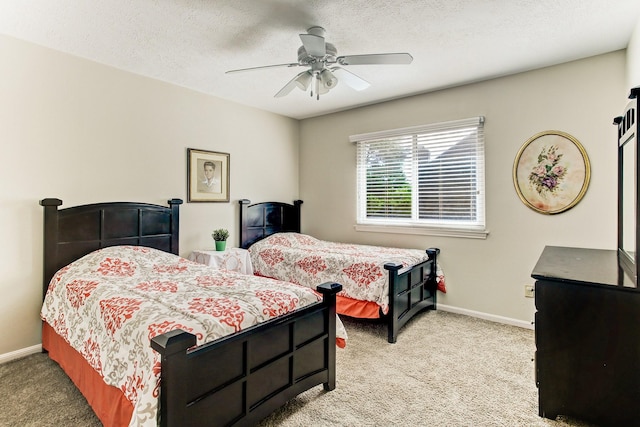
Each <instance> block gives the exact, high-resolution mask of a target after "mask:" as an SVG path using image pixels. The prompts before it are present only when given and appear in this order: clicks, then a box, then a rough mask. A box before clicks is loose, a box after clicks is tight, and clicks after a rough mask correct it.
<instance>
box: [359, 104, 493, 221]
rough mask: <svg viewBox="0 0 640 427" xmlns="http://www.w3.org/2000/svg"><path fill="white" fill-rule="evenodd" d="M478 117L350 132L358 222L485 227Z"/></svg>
mask: <svg viewBox="0 0 640 427" xmlns="http://www.w3.org/2000/svg"><path fill="white" fill-rule="evenodd" d="M483 124H484V117H481V116H480V117H474V118H470V119H464V120H456V121H450V122H444V123H436V124H431V125H425V126H416V127H411V128H403V129H394V130H389V131H381V132H374V133H368V134H361V135H353V136H351V137H350V140H351V141H352V142H355V143H357V173H358V179H357V183H358V210H357V211H358V218H357V223H358V224H369V225H387V226H404V227H433V228H438V229H442V228H446V229H460V230H477V231H484V229H485V206H484V196H485V193H484V191H485V190H484V133H483Z"/></svg>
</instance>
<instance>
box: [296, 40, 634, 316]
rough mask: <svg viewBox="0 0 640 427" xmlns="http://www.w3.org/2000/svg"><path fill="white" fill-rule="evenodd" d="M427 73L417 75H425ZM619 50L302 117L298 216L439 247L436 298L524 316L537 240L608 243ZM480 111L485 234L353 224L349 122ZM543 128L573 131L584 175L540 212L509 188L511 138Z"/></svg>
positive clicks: (388, 124)
mask: <svg viewBox="0 0 640 427" xmlns="http://www.w3.org/2000/svg"><path fill="white" fill-rule="evenodd" d="M425 78H427V77H425ZM626 93H627V87H626V84H625V52H624V51H618V52H614V53H611V54H607V55H602V56H598V57H593V58H589V59H585V60H582V61H576V62H572V63H568V64H564V65H560V66H555V67H550V68H546V69H541V70H537V71H531V72H527V73H522V74H518V75H513V76H509V77H504V78H499V79H495V80H491V81H486V82H482V83H477V84H471V85H468V86H463V87H457V88H453V89H448V90H442V91H439V92H434V93H428V94H424V95H419V96H414V97H411V98H405V99H400V100H396V101H391V102H387V103H382V104H376V105H372V106H368V107H364V108H359V109H355V110H351V111H346V112H341V113H337V114H332V115H327V116H323V117H318V118H312V119H307V120H304V121H302V124H301V141H302V144H301V147H300V196H301V198H302V199H303V200H304V204H303V205H302V212H303V214H302V228H303V231H304V232H307V233H309V234H312V235H314V236H316V237H319V238H323V239H330V240H338V241H351V242H359V243H367V244H385V245H397V246H401V247H416V248H426V247H428V246H436V247H439V248H441V250H442V253H441V260H442V265H443V268H444V273H445V276H446V280H447V287H448V293H447V294H446V295H444V296H442V297H441V298H440V300H439V302H440V304H442V306H443V307H448V308H449V309H454V310H456V311H462V312H467V313H471V314H476V315H478V314H480V315H483V314H489V315H490V316H491V317H493V318H500V317H503V318H505V319H501V320H507V321H509V322H510V321H512V320H513V323H515V324H522V325H523V326H524V325H527V324H529V322H530V321H531V320H532V319H533V313H534V304H533V299H529V298H525V297H524V284H530V283H533V280H532V279H531V277H530V274H531V270H532V269H533V267H534V265H535V263H536V261H537V258H538V256H539V255H540V252H541V251H542V249H543V248H544V246H545V245H559V246H582V247H593V248H605V249H613V248H615V246H616V129H615V127H614V126H613V125H612V119H613V117H615V116H617V115H619V114H620V113H621V112H622V109H623V108H624V106H625V104H626ZM477 115H483V116H485V117H486V123H485V144H486V162H485V163H486V189H487V190H486V194H487V195H486V204H487V209H486V218H487V227H488V229H489V230H490V234H489V236H488V238H487V239H486V240H473V239H464V238H447V237H430V236H408V235H396V234H388V233H371V232H357V231H355V230H354V227H353V226H354V224H355V217H356V192H355V189H356V172H355V162H356V160H355V152H356V151H355V146H354V145H353V144H351V143H349V140H348V137H349V135H352V134H359V133H365V132H373V131H378V130H384V129H392V128H398V127H405V126H414V125H422V124H428V123H434V122H440V121H446V120H455V119H463V118H468V117H472V116H477ZM544 130H561V131H564V132H567V133H569V134H571V135H573V136H574V137H576V138H577V139H578V140H579V141H580V142H581V143H582V145H583V146H584V147H585V149H586V151H587V153H588V154H589V157H590V160H591V166H592V179H591V185H590V186H589V189H588V191H587V193H586V195H585V197H584V199H583V200H582V202H581V203H579V204H578V205H577V206H576V207H574V208H573V209H571V210H569V211H567V212H565V213H562V214H559V215H553V216H549V215H542V214H539V213H536V212H535V211H533V210H531V209H529V208H528V207H526V206H525V205H524V204H523V203H522V202H521V201H520V199H519V198H518V196H517V194H516V192H515V190H514V186H513V181H512V167H513V161H514V158H515V156H516V154H517V152H518V150H519V148H520V147H521V145H522V144H523V143H524V142H525V141H526V140H527V139H528V138H529V137H531V136H532V135H534V134H536V133H538V132H540V131H544Z"/></svg>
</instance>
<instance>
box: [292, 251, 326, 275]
mask: <svg viewBox="0 0 640 427" xmlns="http://www.w3.org/2000/svg"><path fill="white" fill-rule="evenodd" d="M296 265H297V266H298V267H300V268H301V269H302V270H304V271H306V272H307V273H309V274H314V275H315V274H318V273H319V272H321V271H324V270H326V269H327V264H326V263H325V262H324V260H323V259H322V257H319V256H317V255H313V256H308V257H306V258H302V259H301V260H299V261H297V262H296Z"/></svg>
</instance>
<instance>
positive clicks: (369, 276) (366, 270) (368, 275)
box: [342, 262, 382, 287]
mask: <svg viewBox="0 0 640 427" xmlns="http://www.w3.org/2000/svg"><path fill="white" fill-rule="evenodd" d="M342 271H344V273H345V274H346V275H347V277H349V279H351V280H353V281H354V282H355V283H356V284H357V285H358V286H360V287H362V286H364V287H369V284H371V283H372V282H375V281H376V280H378V278H380V277H382V271H380V267H378V266H377V265H376V264H374V263H372V262H359V263H356V264H352V265H351V266H349V267H347V268H345V269H344V270H342Z"/></svg>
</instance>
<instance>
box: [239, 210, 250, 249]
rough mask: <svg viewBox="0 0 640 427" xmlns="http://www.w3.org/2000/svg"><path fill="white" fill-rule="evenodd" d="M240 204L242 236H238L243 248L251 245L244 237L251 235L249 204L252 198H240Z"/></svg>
mask: <svg viewBox="0 0 640 427" xmlns="http://www.w3.org/2000/svg"><path fill="white" fill-rule="evenodd" d="M238 203H239V204H240V236H239V237H238V245H239V246H240V247H241V248H242V249H247V248H248V247H249V245H248V244H246V242H244V241H243V239H244V238H245V237H246V236H248V235H249V230H248V229H247V206H249V204H251V200H249V199H240V200H238Z"/></svg>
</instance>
